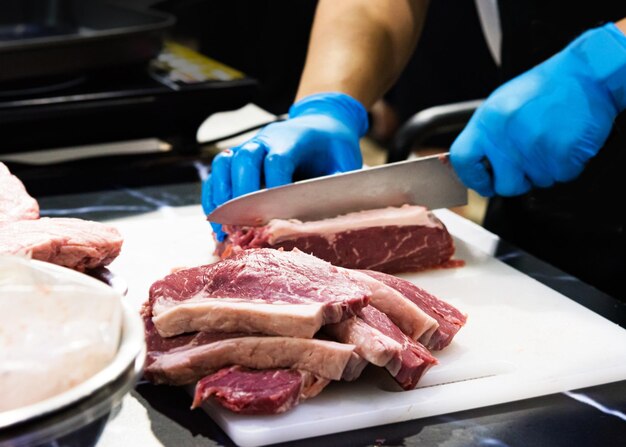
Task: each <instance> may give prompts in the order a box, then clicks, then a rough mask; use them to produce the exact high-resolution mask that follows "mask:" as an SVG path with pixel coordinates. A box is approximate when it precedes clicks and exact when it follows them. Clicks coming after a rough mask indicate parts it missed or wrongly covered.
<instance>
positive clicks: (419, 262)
mask: <svg viewBox="0 0 626 447" xmlns="http://www.w3.org/2000/svg"><path fill="white" fill-rule="evenodd" d="M224 231H225V232H226V233H227V234H228V237H227V239H226V241H225V242H224V243H223V244H218V250H217V251H218V254H220V255H221V256H222V257H228V256H230V255H231V254H232V253H233V252H234V253H236V252H238V251H239V250H241V249H248V248H259V247H271V248H283V249H285V250H292V249H293V248H298V249H299V250H302V251H303V252H305V253H311V254H313V255H315V256H317V257H319V258H321V259H324V260H326V261H329V262H330V263H332V264H333V265H337V266H341V267H347V268H354V269H369V270H378V271H382V272H389V273H399V272H409V271H419V270H425V269H429V268H433V267H441V266H452V265H458V264H455V263H454V262H451V258H452V255H453V254H454V241H453V239H452V237H451V236H450V233H448V231H447V229H446V227H445V226H444V224H443V223H442V222H441V221H440V220H439V219H437V218H436V217H435V216H434V215H433V214H432V213H431V212H430V211H428V210H427V209H426V208H424V207H421V206H409V205H405V206H402V207H398V208H391V207H390V208H384V209H377V210H369V211H361V212H358V213H350V214H345V215H342V216H338V217H335V218H331V219H324V220H319V221H312V222H301V221H298V220H283V219H274V220H272V221H270V223H269V224H267V225H265V226H261V227H238V226H224Z"/></svg>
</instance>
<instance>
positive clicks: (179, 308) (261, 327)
mask: <svg viewBox="0 0 626 447" xmlns="http://www.w3.org/2000/svg"><path fill="white" fill-rule="evenodd" d="M370 294H371V293H370V290H369V288H368V287H366V286H364V285H362V284H360V283H358V282H356V281H354V280H353V279H352V277H351V274H350V272H349V271H347V270H345V269H341V268H337V267H333V266H332V265H331V264H329V263H328V262H325V261H322V260H320V259H317V258H316V257H314V256H311V255H307V254H305V253H302V252H299V251H297V250H294V251H290V252H286V251H280V250H272V249H256V250H245V251H242V252H241V253H239V254H238V255H236V256H233V257H231V258H228V259H225V260H222V261H220V262H217V263H215V264H211V265H205V266H201V267H196V268H191V269H187V270H181V271H178V272H176V273H173V274H171V275H169V276H167V277H165V278H164V279H162V280H160V281H157V282H156V283H154V284H153V285H152V287H151V289H150V304H151V306H152V314H153V315H152V316H153V321H154V324H155V326H156V328H157V330H158V331H159V333H160V334H161V335H162V336H164V337H170V336H174V335H177V334H182V333H185V332H195V331H208V332H246V333H261V334H267V335H281V336H288V337H303V338H311V337H313V335H314V334H315V333H316V332H317V331H318V330H319V329H320V327H321V326H322V325H324V324H329V323H338V322H340V321H343V320H345V319H347V318H349V317H351V316H352V315H354V314H355V313H356V312H357V311H358V310H359V309H361V308H362V307H364V306H366V305H367V304H368V302H369V299H370Z"/></svg>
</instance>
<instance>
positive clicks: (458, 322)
mask: <svg viewBox="0 0 626 447" xmlns="http://www.w3.org/2000/svg"><path fill="white" fill-rule="evenodd" d="M363 273H365V274H366V275H368V276H370V277H372V278H374V279H376V280H377V281H380V282H381V283H383V284H385V285H387V286H389V287H391V288H393V289H395V290H396V291H398V292H399V293H401V294H402V295H403V296H404V297H406V299H407V300H410V301H411V302H412V303H415V304H416V305H417V306H419V308H420V309H422V310H423V311H424V312H425V313H426V314H428V315H429V316H430V317H432V318H433V319H435V320H436V321H437V323H438V324H437V327H436V329H435V330H434V331H432V332H431V333H429V334H428V333H427V334H425V335H424V336H422V337H420V338H419V340H420V341H421V342H422V343H423V344H424V345H425V346H426V347H427V348H428V349H433V350H440V349H443V348H445V347H446V346H448V345H449V344H450V342H451V341H452V339H453V338H454V336H455V335H456V333H457V332H458V331H459V329H461V328H462V327H463V325H465V322H466V321H467V315H465V314H463V313H462V312H461V311H460V310H458V309H457V308H456V307H454V306H452V305H451V304H449V303H446V302H445V301H442V300H440V299H438V298H436V297H435V296H433V295H431V294H430V293H428V292H426V291H425V290H424V289H422V288H420V287H418V286H416V285H415V284H413V283H412V282H410V281H407V280H405V279H402V278H398V277H396V276H392V275H387V274H385V273H380V272H374V271H363ZM392 320H393V318H392ZM404 332H405V333H406V331H404ZM409 335H410V334H409Z"/></svg>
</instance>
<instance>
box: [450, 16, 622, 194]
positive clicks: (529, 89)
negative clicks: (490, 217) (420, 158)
mask: <svg viewBox="0 0 626 447" xmlns="http://www.w3.org/2000/svg"><path fill="white" fill-rule="evenodd" d="M625 33H626V19H624V20H621V21H620V22H617V23H616V24H608V25H605V26H603V27H601V28H596V29H593V30H590V31H587V32H586V33H584V34H583V35H581V36H580V37H578V38H577V39H576V40H575V41H573V42H572V43H571V44H570V45H568V46H567V47H566V48H565V49H564V50H562V51H561V52H559V53H557V54H556V55H555V56H553V57H552V58H550V59H548V60H547V61H545V62H543V63H542V64H539V65H538V66H536V67H534V68H533V69H531V70H529V71H527V72H526V73H524V74H522V75H520V76H518V77H517V78H515V79H513V80H511V81H509V82H508V83H506V84H504V85H503V86H501V87H499V88H498V89H497V90H496V91H495V92H493V93H492V94H491V95H490V96H489V98H488V99H487V100H486V101H485V103H484V104H483V105H482V106H481V107H480V108H479V109H478V110H477V111H476V113H475V114H474V115H473V116H472V119H471V120H470V122H469V123H468V125H467V127H466V128H465V129H464V130H463V132H461V134H460V135H459V137H458V138H457V139H456V140H455V142H454V143H453V144H452V146H451V148H450V159H451V162H452V165H453V167H454V168H455V170H456V172H457V173H458V174H459V177H460V178H461V180H462V181H463V182H464V183H465V184H466V185H467V186H468V187H470V188H473V189H475V190H476V191H478V192H479V193H480V194H482V195H484V196H492V195H494V194H498V195H503V196H514V195H519V194H523V193H526V192H528V191H529V190H530V189H531V188H532V187H549V186H552V185H553V184H554V183H556V182H567V181H570V180H573V179H574V178H576V177H577V176H578V175H580V173H581V172H582V170H583V169H584V167H585V165H586V163H587V162H588V161H589V159H591V158H592V157H593V156H594V155H596V154H597V152H598V151H599V150H600V148H601V147H602V146H603V145H604V143H605V141H606V139H607V138H608V135H609V133H610V131H611V129H612V126H613V122H614V120H615V118H616V116H617V115H618V114H619V113H620V112H621V111H622V110H624V109H626V35H625ZM485 160H488V161H489V165H490V166H491V172H489V171H488V169H487V168H486V165H485V163H484V161H485Z"/></svg>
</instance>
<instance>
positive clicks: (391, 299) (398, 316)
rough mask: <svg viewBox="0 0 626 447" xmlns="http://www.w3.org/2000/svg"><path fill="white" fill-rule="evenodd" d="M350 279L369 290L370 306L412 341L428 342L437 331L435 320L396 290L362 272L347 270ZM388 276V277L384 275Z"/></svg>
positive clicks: (437, 325)
mask: <svg viewBox="0 0 626 447" xmlns="http://www.w3.org/2000/svg"><path fill="white" fill-rule="evenodd" d="M346 271H347V272H349V273H350V276H351V278H352V279H353V280H354V281H356V282H358V283H360V284H363V285H366V286H367V287H369V289H370V293H371V298H370V305H371V306H373V307H375V308H376V309H378V310H380V311H381V312H383V313H384V314H385V315H387V316H388V317H389V318H390V319H391V321H393V322H394V323H395V324H396V325H397V326H398V327H399V328H400V329H401V330H402V332H404V333H405V334H407V335H408V336H409V337H411V338H412V339H413V340H420V341H422V342H423V340H426V341H428V340H430V338H431V336H432V334H433V333H434V332H435V331H436V330H437V329H438V327H439V324H438V323H437V320H436V319H435V318H433V317H432V316H431V315H429V314H428V313H426V312H425V311H424V310H423V309H422V308H421V307H420V306H418V305H417V304H416V303H414V302H413V301H411V300H410V299H408V298H407V297H406V296H404V295H403V294H402V293H400V292H399V291H398V290H396V289H394V288H393V287H390V286H388V285H387V284H385V283H384V282H382V281H378V280H377V279H375V278H373V277H372V276H370V275H367V274H365V273H364V272H363V271H358V270H347V269H346ZM385 276H389V275H385Z"/></svg>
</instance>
